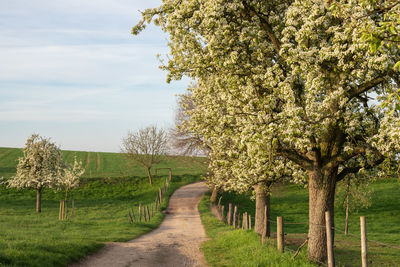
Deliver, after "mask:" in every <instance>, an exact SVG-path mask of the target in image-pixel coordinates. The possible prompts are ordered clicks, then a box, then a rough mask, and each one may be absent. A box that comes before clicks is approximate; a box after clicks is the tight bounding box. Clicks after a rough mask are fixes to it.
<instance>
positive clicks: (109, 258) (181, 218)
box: [69, 183, 208, 267]
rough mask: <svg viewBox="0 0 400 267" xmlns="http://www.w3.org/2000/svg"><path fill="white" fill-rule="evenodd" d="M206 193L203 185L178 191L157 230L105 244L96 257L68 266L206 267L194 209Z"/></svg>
mask: <svg viewBox="0 0 400 267" xmlns="http://www.w3.org/2000/svg"><path fill="white" fill-rule="evenodd" d="M207 190H208V188H207V186H206V185H205V184H204V183H195V184H190V185H186V186H183V187H181V188H179V189H178V190H177V191H175V193H174V194H173V195H172V197H171V198H170V201H169V206H168V209H167V210H166V213H167V215H166V216H165V219H164V221H163V222H162V223H161V225H160V227H159V228H157V229H156V230H154V231H152V232H150V233H148V234H145V235H143V236H141V237H139V238H136V239H133V240H131V241H128V242H112V243H107V244H106V245H105V247H104V248H102V249H101V250H100V251H98V252H97V253H95V254H93V255H89V256H87V257H86V258H84V259H82V260H81V261H80V262H78V263H74V264H71V265H69V266H73V267H76V266H96V267H101V266H104V267H106V266H107V267H110V266H138V267H148V266H149V267H152V266H154V267H155V266H157V267H159V266H167V267H168V266H171V267H172V266H174V267H180V266H188V267H189V266H190V267H196V266H197V267H201V266H207V264H206V261H205V259H204V255H203V253H202V252H201V251H200V250H199V248H200V245H201V243H202V242H204V241H205V240H207V238H206V234H205V231H204V228H203V225H202V224H201V220H200V215H199V212H198V209H197V205H198V203H199V201H200V198H201V196H202V195H203V194H204V192H205V191H207Z"/></svg>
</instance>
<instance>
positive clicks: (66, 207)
mask: <svg viewBox="0 0 400 267" xmlns="http://www.w3.org/2000/svg"><path fill="white" fill-rule="evenodd" d="M64 201H65V219H68V200H64Z"/></svg>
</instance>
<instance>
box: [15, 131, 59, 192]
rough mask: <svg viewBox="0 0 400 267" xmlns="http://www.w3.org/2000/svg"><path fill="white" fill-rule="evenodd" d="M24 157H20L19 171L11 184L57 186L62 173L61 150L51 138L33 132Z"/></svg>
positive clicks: (39, 187)
mask: <svg viewBox="0 0 400 267" xmlns="http://www.w3.org/2000/svg"><path fill="white" fill-rule="evenodd" d="M23 154H24V155H23V157H20V158H19V159H18V165H17V173H16V175H15V176H14V177H13V178H12V179H11V180H9V186H10V187H15V188H18V189H22V188H30V189H37V190H40V189H42V188H45V187H48V188H55V187H56V186H57V183H58V181H59V179H60V177H61V175H62V169H63V165H62V154H61V150H60V149H59V148H58V147H57V145H55V144H54V143H51V142H50V139H46V138H43V137H41V136H39V135H37V134H33V135H32V136H31V137H29V138H28V140H27V141H26V144H25V147H24V149H23Z"/></svg>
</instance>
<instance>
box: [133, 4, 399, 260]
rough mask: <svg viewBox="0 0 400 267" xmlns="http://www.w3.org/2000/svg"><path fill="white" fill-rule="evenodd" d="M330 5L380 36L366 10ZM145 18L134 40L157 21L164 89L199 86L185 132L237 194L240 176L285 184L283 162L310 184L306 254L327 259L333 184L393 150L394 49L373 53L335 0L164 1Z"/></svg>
mask: <svg viewBox="0 0 400 267" xmlns="http://www.w3.org/2000/svg"><path fill="white" fill-rule="evenodd" d="M335 2H336V3H338V4H342V5H345V6H346V10H347V11H348V12H349V13H350V14H353V16H355V17H361V18H363V19H364V20H366V21H367V22H368V25H370V27H372V29H375V28H377V27H379V25H378V24H377V21H376V19H375V17H376V12H373V10H372V8H371V7H370V6H368V5H362V4H361V2H363V1H361V0H360V1H351V2H348V1H335ZM142 14H143V20H142V21H140V22H139V23H138V24H137V25H136V26H135V27H134V28H133V29H132V32H133V33H134V34H137V33H139V32H140V31H141V30H143V29H144V28H145V25H146V23H150V22H151V21H152V20H153V21H154V23H155V24H157V25H160V27H161V28H162V29H163V30H164V31H166V32H168V33H169V38H170V41H169V47H170V55H169V57H168V61H167V62H166V63H165V64H164V65H163V66H162V68H164V69H165V70H167V71H168V80H171V79H180V78H181V77H182V76H183V75H186V76H188V77H191V78H193V79H194V80H196V82H197V83H198V87H197V88H196V89H192V94H193V98H194V99H195V101H196V105H195V106H196V107H198V110H199V112H196V111H193V112H191V113H190V115H191V116H190V120H191V121H192V122H193V123H191V124H190V125H189V128H190V129H191V131H194V132H196V131H197V132H199V133H201V135H202V136H203V137H204V138H205V139H206V140H207V142H212V143H213V145H214V147H213V152H212V153H215V155H216V158H217V161H214V163H213V164H217V165H218V167H222V168H223V167H224V164H225V163H226V164H228V165H226V166H229V168H225V169H224V171H225V170H227V169H229V170H230V171H231V173H230V174H232V175H229V176H230V177H226V176H225V177H224V179H228V180H229V181H228V182H230V183H231V185H232V186H241V180H240V179H238V177H237V176H236V177H235V178H232V177H233V176H235V175H237V174H238V173H237V172H236V173H235V171H234V170H235V168H237V170H241V173H242V174H244V175H245V176H246V177H247V178H246V179H248V177H249V175H251V174H252V173H254V174H257V175H258V174H259V173H260V172H264V173H265V174H266V175H267V176H268V177H282V176H285V173H283V170H285V171H286V167H285V168H282V166H283V165H282V164H285V165H286V166H287V168H288V169H289V170H290V175H291V176H292V177H293V179H295V180H302V179H305V178H306V179H307V182H308V187H309V194H310V203H309V206H310V207H309V221H310V226H309V238H310V239H309V246H308V250H309V251H308V255H309V258H310V259H311V260H316V261H325V260H326V245H325V244H326V233H325V229H323V228H321V227H319V226H318V225H324V223H325V218H324V212H325V211H326V210H328V211H331V216H332V218H333V206H334V196H335V188H336V183H337V182H338V181H341V180H343V179H344V178H345V177H346V175H348V174H351V173H358V172H359V171H368V170H372V169H376V168H377V167H379V166H380V165H381V164H382V163H383V162H393V161H395V160H396V153H398V152H399V149H400V143H399V139H400V138H399V137H400V132H399V130H398V129H399V126H400V120H399V114H398V113H397V112H391V110H390V109H387V108H384V107H382V106H381V105H379V103H380V101H382V99H385V98H386V97H387V96H388V95H389V94H391V93H394V92H395V91H396V90H397V88H398V85H399V79H400V76H399V73H398V72H396V71H394V66H395V64H396V62H397V61H398V60H399V53H400V49H399V48H398V47H396V46H393V47H390V48H387V49H386V48H382V49H380V50H379V51H375V52H374V51H371V49H370V47H369V45H368V44H367V43H366V42H364V41H363V40H364V39H363V38H365V37H364V36H363V33H362V32H361V31H359V30H358V28H357V27H353V26H352V24H351V23H348V21H347V18H344V17H340V16H337V13H336V12H335V10H334V9H332V3H331V1H313V0H305V1H255V0H247V1H239V0H235V1H224V0H210V1H194V0H164V1H163V3H162V4H161V6H160V7H157V8H153V9H147V10H145V11H144V12H143V13H142ZM394 101H397V100H394ZM393 104H396V102H394V103H393ZM232 144H233V145H232ZM212 153H211V154H210V155H213V154H212ZM224 158H229V159H235V160H234V161H232V162H231V163H232V164H231V165H229V164H230V163H229V161H225V163H224ZM271 161H272V164H271ZM279 166H281V167H279ZM380 173H382V172H380ZM242 180H243V179H242Z"/></svg>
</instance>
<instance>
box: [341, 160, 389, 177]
mask: <svg viewBox="0 0 400 267" xmlns="http://www.w3.org/2000/svg"><path fill="white" fill-rule="evenodd" d="M384 160H385V158H384V157H383V156H382V155H380V157H379V158H378V159H377V160H375V161H374V162H373V163H372V164H367V165H366V166H364V169H367V170H369V169H372V168H374V167H376V166H378V165H379V164H381V163H382V162H383V161H384ZM361 168H363V167H362V166H357V167H346V168H344V169H343V170H342V171H341V172H340V173H339V174H338V175H337V176H336V182H339V181H341V180H343V179H344V178H345V177H346V175H347V174H350V173H357V172H358V171H359V170H361Z"/></svg>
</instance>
